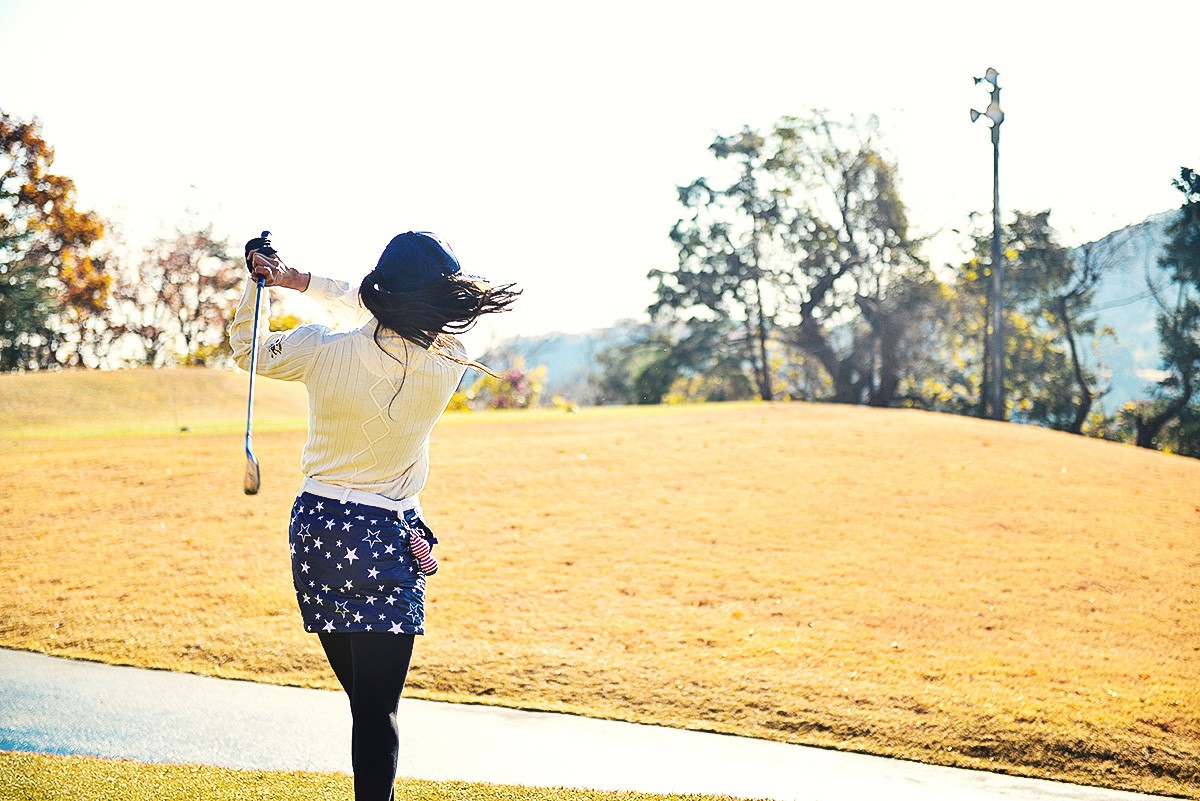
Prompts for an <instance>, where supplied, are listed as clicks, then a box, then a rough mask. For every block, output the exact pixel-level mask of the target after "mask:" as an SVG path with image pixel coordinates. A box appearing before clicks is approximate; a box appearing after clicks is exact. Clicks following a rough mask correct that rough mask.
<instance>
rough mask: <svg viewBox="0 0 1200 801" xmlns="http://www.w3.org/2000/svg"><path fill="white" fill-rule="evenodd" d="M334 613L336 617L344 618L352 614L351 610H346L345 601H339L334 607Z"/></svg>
mask: <svg viewBox="0 0 1200 801" xmlns="http://www.w3.org/2000/svg"><path fill="white" fill-rule="evenodd" d="M333 613H334V614H335V615H341V616H342V617H345V616H346V615H348V614H350V610H349V609H347V608H346V602H345V601H338V602H336V603H335V604H334V605H333Z"/></svg>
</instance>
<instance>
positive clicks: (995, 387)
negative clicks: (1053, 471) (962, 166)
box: [971, 67, 1006, 420]
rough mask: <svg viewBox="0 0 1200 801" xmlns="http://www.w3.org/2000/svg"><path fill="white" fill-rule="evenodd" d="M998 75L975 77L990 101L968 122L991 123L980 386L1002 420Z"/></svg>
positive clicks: (990, 71) (991, 410)
mask: <svg viewBox="0 0 1200 801" xmlns="http://www.w3.org/2000/svg"><path fill="white" fill-rule="evenodd" d="M999 76H1000V73H998V72H996V70H994V69H992V68H991V67H988V69H987V72H985V73H984V75H983V77H982V78H976V79H975V83H976V85H978V84H980V83H983V82H985V81H986V82H987V83H989V84H991V86H992V99H991V102H990V103H989V104H988V107H987V109H986V110H984V111H982V112H980V111H976V110H975V109H971V122H975V121H976V120H978V119H979V118H980V117H984V118H986V119H988V120H990V121H991V123H992V125H991V128H992V291H991V297H990V299H989V301H990V302H989V304H988V317H989V318H990V324H989V325H988V326H987V328H988V330H989V333H988V338H987V345H986V347H985V350H986V352H987V354H986V358H985V361H986V362H987V377H988V382H987V383H988V384H989V386H987V387H984V388H983V391H984V392H985V393H986V397H987V399H988V404H987V405H988V411H989V414H988V416H989V417H991V418H992V419H993V420H1003V419H1005V417H1006V408H1005V397H1004V351H1005V348H1004V256H1003V253H1001V248H1000V124H1001V123H1002V122H1004V112H1003V111H1001V110H1000V84H999V83H998V82H997V80H996V79H997V78H998V77H999Z"/></svg>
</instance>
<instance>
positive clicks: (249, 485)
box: [242, 448, 260, 495]
mask: <svg viewBox="0 0 1200 801" xmlns="http://www.w3.org/2000/svg"><path fill="white" fill-rule="evenodd" d="M259 482H260V478H259V474H258V459H255V458H254V454H253V453H251V452H250V449H249V448H247V449H246V479H245V481H244V482H243V484H242V489H243V490H245V491H246V494H247V495H257V494H258V488H259Z"/></svg>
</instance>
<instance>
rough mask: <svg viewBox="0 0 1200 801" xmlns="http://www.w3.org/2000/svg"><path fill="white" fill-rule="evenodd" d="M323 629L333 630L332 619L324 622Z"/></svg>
mask: <svg viewBox="0 0 1200 801" xmlns="http://www.w3.org/2000/svg"><path fill="white" fill-rule="evenodd" d="M325 631H333V621H332V620H331V621H329V622H328V623H326V624H325Z"/></svg>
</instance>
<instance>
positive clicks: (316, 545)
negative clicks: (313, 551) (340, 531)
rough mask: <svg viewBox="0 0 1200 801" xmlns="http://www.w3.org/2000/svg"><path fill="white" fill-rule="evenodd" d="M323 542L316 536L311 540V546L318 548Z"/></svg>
mask: <svg viewBox="0 0 1200 801" xmlns="http://www.w3.org/2000/svg"><path fill="white" fill-rule="evenodd" d="M324 544H325V543H323V542H321V538H320V537H317V538H316V539H315V540H313V547H314V548H320V547H321V546H322V545H324Z"/></svg>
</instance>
